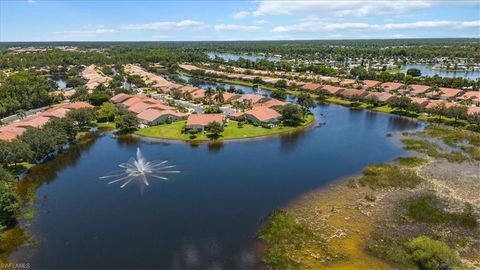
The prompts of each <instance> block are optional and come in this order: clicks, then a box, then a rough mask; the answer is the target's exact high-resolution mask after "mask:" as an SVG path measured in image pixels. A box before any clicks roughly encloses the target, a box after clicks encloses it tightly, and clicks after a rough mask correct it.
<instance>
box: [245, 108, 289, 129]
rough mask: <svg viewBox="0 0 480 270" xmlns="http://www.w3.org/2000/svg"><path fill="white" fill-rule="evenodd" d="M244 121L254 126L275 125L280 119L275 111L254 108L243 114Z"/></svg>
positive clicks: (279, 115)
mask: <svg viewBox="0 0 480 270" xmlns="http://www.w3.org/2000/svg"><path fill="white" fill-rule="evenodd" d="M244 116H245V119H247V120H248V121H249V122H252V123H255V124H270V125H275V124H277V123H278V122H280V118H281V117H282V115H281V114H279V113H278V112H277V111H275V110H273V109H270V108H267V107H255V108H253V109H251V110H249V111H246V112H245V113H244Z"/></svg>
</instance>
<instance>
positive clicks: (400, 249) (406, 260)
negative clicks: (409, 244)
mask: <svg viewBox="0 0 480 270" xmlns="http://www.w3.org/2000/svg"><path fill="white" fill-rule="evenodd" d="M367 249H368V251H369V252H371V253H373V254H374V255H375V256H377V257H379V258H381V259H384V260H385V261H387V262H389V263H391V264H392V265H394V266H396V267H399V268H402V269H403V268H405V269H414V268H416V267H415V263H414V262H412V261H411V260H410V254H409V253H408V251H407V249H406V248H405V245H404V244H403V243H402V242H401V241H399V240H396V239H392V238H389V237H383V238H381V239H380V240H378V241H375V242H374V243H371V244H369V245H368V247H367Z"/></svg>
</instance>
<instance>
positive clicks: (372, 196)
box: [365, 193, 377, 202]
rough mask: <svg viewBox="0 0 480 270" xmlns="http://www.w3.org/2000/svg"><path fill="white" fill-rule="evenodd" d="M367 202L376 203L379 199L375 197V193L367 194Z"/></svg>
mask: <svg viewBox="0 0 480 270" xmlns="http://www.w3.org/2000/svg"><path fill="white" fill-rule="evenodd" d="M365 200H367V201H369V202H374V201H376V200H377V197H375V195H374V194H373V193H367V194H366V195H365Z"/></svg>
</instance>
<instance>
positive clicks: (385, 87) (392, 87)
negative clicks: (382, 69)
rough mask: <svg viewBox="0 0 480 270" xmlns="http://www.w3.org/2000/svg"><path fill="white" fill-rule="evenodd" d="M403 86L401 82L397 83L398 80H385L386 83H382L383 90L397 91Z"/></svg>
mask: <svg viewBox="0 0 480 270" xmlns="http://www.w3.org/2000/svg"><path fill="white" fill-rule="evenodd" d="M402 86H403V84H401V83H396V82H385V83H382V85H381V87H382V88H383V90H385V91H389V92H390V91H395V90H398V89H400V88H401V87H402Z"/></svg>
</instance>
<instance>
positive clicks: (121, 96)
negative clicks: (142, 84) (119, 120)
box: [110, 93, 133, 103]
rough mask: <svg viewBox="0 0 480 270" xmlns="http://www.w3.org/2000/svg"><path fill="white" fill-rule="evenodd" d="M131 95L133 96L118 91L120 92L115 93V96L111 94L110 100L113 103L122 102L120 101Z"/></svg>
mask: <svg viewBox="0 0 480 270" xmlns="http://www.w3.org/2000/svg"><path fill="white" fill-rule="evenodd" d="M131 97H133V96H132V95H128V94H125V93H120V94H116V95H115V96H113V97H112V98H111V99H110V100H111V101H112V102H113V103H122V102H124V101H126V100H127V99H129V98H131Z"/></svg>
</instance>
